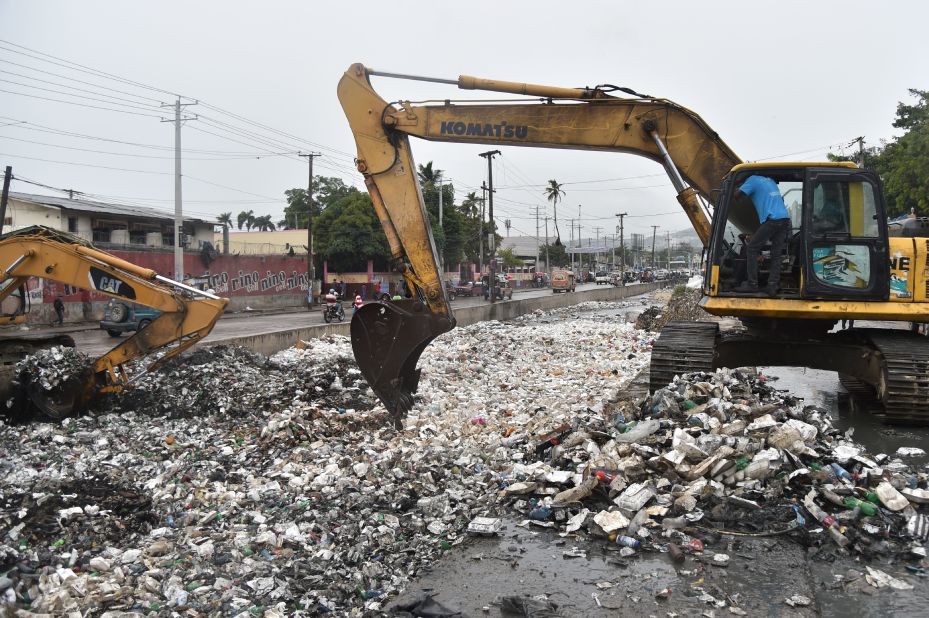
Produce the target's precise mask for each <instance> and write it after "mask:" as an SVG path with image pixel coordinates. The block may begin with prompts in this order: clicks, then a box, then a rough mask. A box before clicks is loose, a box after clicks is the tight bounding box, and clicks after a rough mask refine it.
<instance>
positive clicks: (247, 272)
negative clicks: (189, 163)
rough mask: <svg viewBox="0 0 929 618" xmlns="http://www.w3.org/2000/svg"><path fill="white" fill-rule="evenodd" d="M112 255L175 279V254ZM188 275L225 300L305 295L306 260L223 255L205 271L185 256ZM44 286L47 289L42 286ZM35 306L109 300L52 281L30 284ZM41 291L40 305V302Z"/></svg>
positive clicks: (196, 257)
mask: <svg viewBox="0 0 929 618" xmlns="http://www.w3.org/2000/svg"><path fill="white" fill-rule="evenodd" d="M110 253H112V254H113V255H115V256H117V257H120V258H122V259H124V260H127V261H129V262H132V263H133V264H137V265H139V266H142V267H144V268H151V269H153V270H154V271H156V272H157V273H158V274H160V275H163V276H165V277H168V278H174V277H173V271H174V253H173V252H167V251H158V252H156V251H111V252H110ZM184 268H185V270H186V273H185V274H186V275H191V276H197V277H199V276H207V275H208V276H210V277H211V287H212V288H213V290H214V291H215V292H216V294H218V295H219V296H224V297H226V298H236V297H251V296H266V295H269V294H272V295H278V294H301V295H303V296H305V295H306V289H307V275H306V257H302V258H301V257H297V256H295V257H290V256H285V255H282V256H277V255H223V256H220V257H218V258H217V259H216V260H214V261H213V262H211V263H210V265H209V267H204V266H203V262H202V261H201V260H200V255H199V254H189V255H185V256H184ZM43 284H44V285H43ZM29 288H30V290H33V294H31V296H32V302H33V303H35V302H45V303H51V302H53V301H54V300H55V296H57V295H59V294H60V295H61V296H62V299H63V300H64V301H65V302H81V301H85V302H86V301H98V300H106V299H107V297H106V296H104V295H103V294H98V293H95V292H89V291H86V290H81V289H78V288H73V287H71V286H66V285H61V284H57V283H54V282H51V281H41V282H40V281H37V280H34V281H31V282H30V283H29ZM39 289H41V291H42V299H41V301H40V300H39V299H38V298H37V296H38V294H37V292H38V290H39Z"/></svg>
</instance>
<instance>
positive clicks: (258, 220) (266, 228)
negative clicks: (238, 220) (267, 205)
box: [252, 215, 275, 232]
mask: <svg viewBox="0 0 929 618" xmlns="http://www.w3.org/2000/svg"><path fill="white" fill-rule="evenodd" d="M252 226H253V227H254V228H255V229H256V230H258V231H259V232H273V231H274V230H275V225H274V222H273V221H271V215H262V216H260V217H255V218H253V219H252Z"/></svg>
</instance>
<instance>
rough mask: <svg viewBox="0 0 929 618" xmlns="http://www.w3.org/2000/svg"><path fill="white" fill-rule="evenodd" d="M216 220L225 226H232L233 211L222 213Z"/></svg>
mask: <svg viewBox="0 0 929 618" xmlns="http://www.w3.org/2000/svg"><path fill="white" fill-rule="evenodd" d="M216 222H217V223H219V224H220V225H221V226H223V227H232V213H231V212H223V213H220V215H219V216H218V217H216Z"/></svg>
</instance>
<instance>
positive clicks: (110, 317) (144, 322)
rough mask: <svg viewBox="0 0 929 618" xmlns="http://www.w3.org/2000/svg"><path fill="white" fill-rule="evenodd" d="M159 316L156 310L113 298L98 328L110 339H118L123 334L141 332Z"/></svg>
mask: <svg viewBox="0 0 929 618" xmlns="http://www.w3.org/2000/svg"><path fill="white" fill-rule="evenodd" d="M160 315H161V312H160V311H158V310H157V309H152V308H151V307H145V306H144V305H138V304H136V303H133V302H128V301H123V300H116V299H115V298H114V299H110V302H108V303H107V304H106V309H104V311H103V319H102V320H100V328H101V329H102V330H105V331H106V332H107V334H108V335H109V336H110V337H119V336H120V335H122V334H123V333H129V332H133V331H140V330H142V329H143V328H145V327H146V326H148V325H149V324H150V323H151V321H152V320H154V319H155V318H157V317H158V316H160Z"/></svg>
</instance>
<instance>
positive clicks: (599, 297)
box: [203, 282, 663, 355]
mask: <svg viewBox="0 0 929 618" xmlns="http://www.w3.org/2000/svg"><path fill="white" fill-rule="evenodd" d="M662 285H663V284H662V283H660V282H656V283H639V284H635V285H629V286H626V287H613V286H608V287H603V288H601V287H597V288H595V289H589V290H583V291H578V292H574V293H560V294H551V295H548V296H536V297H532V298H519V296H518V295H517V296H516V297H514V298H513V299H512V300H507V301H500V302H496V303H493V304H491V303H484V304H480V305H472V306H466V307H458V308H456V309H455V319H456V320H457V321H458V326H468V325H470V324H476V323H477V322H484V321H486V320H501V321H502V320H511V319H513V318H516V317H519V316H521V315H524V314H526V313H531V312H533V311H536V310H539V309H541V310H543V311H547V310H551V309H558V308H560V307H569V306H571V305H576V304H578V303H582V302H587V301H615V300H622V299H623V298H628V297H630V296H638V295H639V294H645V293H646V292H651V291H652V290H657V289H659V288H660V287H662ZM346 314H347V315H346V318H348V319H346V321H344V322H341V323H340V322H334V323H332V324H319V325H317V326H307V327H302V328H291V329H281V330H276V331H272V332H267V333H261V334H257V335H246V336H242V337H227V338H225V339H216V340H211V341H207V342H206V343H204V344H203V345H241V346H244V347H246V348H248V349H250V350H252V351H253V352H258V353H259V354H266V355H270V354H274V353H275V352H279V351H281V350H283V349H286V348H289V347H291V346H293V345H294V344H295V343H296V342H297V341H298V340H300V339H303V340H308V339H313V338H316V337H325V336H326V335H344V336H346V337H348V336H349V324H350V322H351V315H350V314H349V313H348V311H346Z"/></svg>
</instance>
